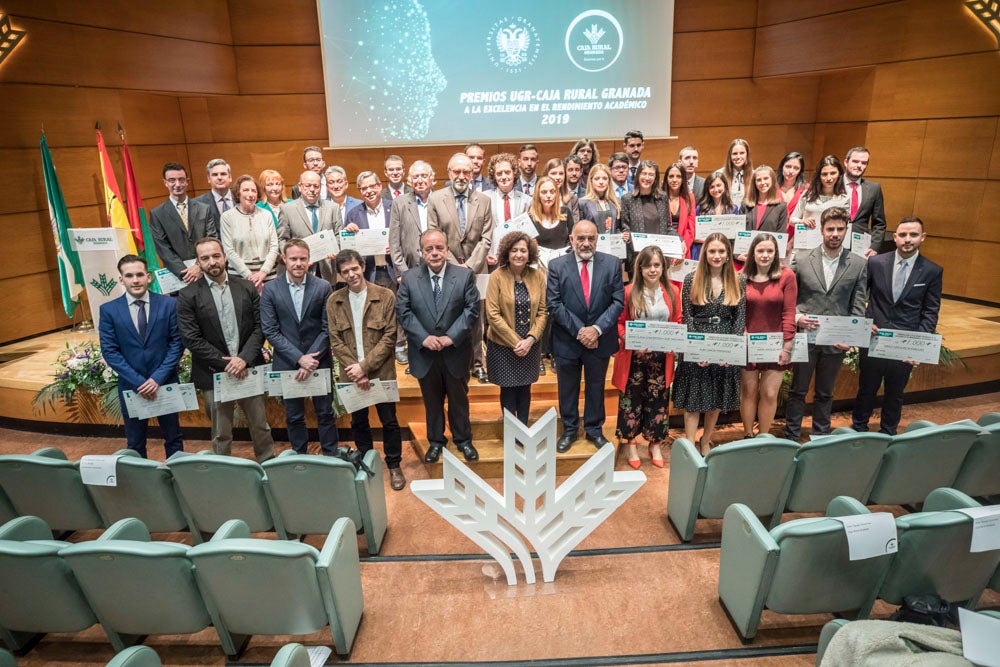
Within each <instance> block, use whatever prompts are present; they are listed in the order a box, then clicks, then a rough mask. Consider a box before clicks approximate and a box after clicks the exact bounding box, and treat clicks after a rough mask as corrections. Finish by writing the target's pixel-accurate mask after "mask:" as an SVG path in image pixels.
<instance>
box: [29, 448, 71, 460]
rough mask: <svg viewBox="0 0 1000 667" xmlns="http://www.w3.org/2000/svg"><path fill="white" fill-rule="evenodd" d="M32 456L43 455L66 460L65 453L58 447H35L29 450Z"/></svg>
mask: <svg viewBox="0 0 1000 667" xmlns="http://www.w3.org/2000/svg"><path fill="white" fill-rule="evenodd" d="M31 455H32V456H43V457H45V458H47V459H59V460H60V461H66V460H67V459H66V453H65V452H63V450H61V449H59V448H58V447H42V448H41V449H36V450H35V451H33V452H31Z"/></svg>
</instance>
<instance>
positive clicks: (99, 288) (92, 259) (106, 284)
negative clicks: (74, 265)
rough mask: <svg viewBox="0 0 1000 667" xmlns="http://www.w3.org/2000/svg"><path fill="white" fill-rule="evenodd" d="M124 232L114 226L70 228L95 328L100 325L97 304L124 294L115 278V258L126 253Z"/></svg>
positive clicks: (126, 234)
mask: <svg viewBox="0 0 1000 667" xmlns="http://www.w3.org/2000/svg"><path fill="white" fill-rule="evenodd" d="M128 235H129V231H128V230H127V229H120V228H118V227H98V228H94V229H72V230H70V244H71V245H72V247H73V249H74V250H76V251H77V253H78V254H79V256H80V268H81V269H82V270H83V282H84V284H85V285H86V287H87V302H88V303H89V304H90V317H91V319H92V320H93V321H94V328H95V329H96V328H97V327H99V326H100V317H101V304H104V303H107V302H108V301H111V300H112V299H117V298H118V297H119V296H121V295H122V294H124V293H125V290H124V288H123V287H122V285H121V282H120V281H119V280H118V260H119V259H120V258H121V257H123V256H124V255H126V254H128V241H129V238H128Z"/></svg>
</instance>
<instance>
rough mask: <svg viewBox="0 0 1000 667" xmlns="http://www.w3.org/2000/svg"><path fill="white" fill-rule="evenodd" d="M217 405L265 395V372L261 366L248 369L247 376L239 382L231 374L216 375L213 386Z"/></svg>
mask: <svg viewBox="0 0 1000 667" xmlns="http://www.w3.org/2000/svg"><path fill="white" fill-rule="evenodd" d="M213 389H214V391H213V398H214V399H215V402H216V403H228V402H229V401H237V400H239V399H241V398H250V397H251V396H259V395H260V394H263V393H264V371H263V369H261V368H260V367H259V366H258V367H256V368H248V369H247V376H246V377H245V378H243V379H242V380H237V379H236V378H234V377H233V376H232V375H230V374H229V373H216V374H215V378H214V386H213Z"/></svg>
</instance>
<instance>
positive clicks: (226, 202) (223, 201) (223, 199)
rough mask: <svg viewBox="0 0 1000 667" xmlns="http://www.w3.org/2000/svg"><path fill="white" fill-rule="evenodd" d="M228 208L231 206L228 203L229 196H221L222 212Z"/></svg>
mask: <svg viewBox="0 0 1000 667" xmlns="http://www.w3.org/2000/svg"><path fill="white" fill-rule="evenodd" d="M230 208H232V207H231V206H230V205H229V197H223V198H222V212H223V213H225V212H226V211H228V210H229V209H230Z"/></svg>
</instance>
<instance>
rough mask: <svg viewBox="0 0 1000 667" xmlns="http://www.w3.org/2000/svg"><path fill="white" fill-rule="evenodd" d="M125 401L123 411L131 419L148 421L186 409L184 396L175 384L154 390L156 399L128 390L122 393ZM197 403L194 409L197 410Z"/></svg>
mask: <svg viewBox="0 0 1000 667" xmlns="http://www.w3.org/2000/svg"><path fill="white" fill-rule="evenodd" d="M122 397H123V398H124V399H125V409H126V410H127V411H128V416H129V417H131V418H132V419H149V418H150V417H159V416H160V415H172V414H174V413H175V412H184V411H185V410H187V409H188V408H186V407H185V405H184V396H183V395H182V393H181V389H180V385H179V384H178V383H176V382H174V383H172V384H165V385H163V386H161V387H160V388H159V389H157V390H156V398H153V399H147V398H144V397H143V396H141V395H139V394H138V393H136V392H134V391H130V390H125V391H123V392H122ZM197 407H198V406H197V403H196V404H195V409H197Z"/></svg>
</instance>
